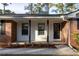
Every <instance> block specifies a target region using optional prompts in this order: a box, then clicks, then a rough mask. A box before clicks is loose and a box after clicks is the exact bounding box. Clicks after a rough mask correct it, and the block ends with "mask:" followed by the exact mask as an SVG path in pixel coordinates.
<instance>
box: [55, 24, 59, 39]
mask: <svg viewBox="0 0 79 59" xmlns="http://www.w3.org/2000/svg"><path fill="white" fill-rule="evenodd" d="M54 39H60V23H54Z"/></svg>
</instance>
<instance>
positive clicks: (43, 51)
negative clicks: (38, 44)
mask: <svg viewBox="0 0 79 59" xmlns="http://www.w3.org/2000/svg"><path fill="white" fill-rule="evenodd" d="M56 47H57V48H0V55H78V53H77V52H75V51H74V50H72V49H71V48H70V47H68V46H66V45H60V46H59V45H57V46H56Z"/></svg>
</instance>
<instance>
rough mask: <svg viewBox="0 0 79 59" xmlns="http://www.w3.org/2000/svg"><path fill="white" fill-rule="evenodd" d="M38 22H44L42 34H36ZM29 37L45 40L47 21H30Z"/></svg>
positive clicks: (34, 39) (33, 39)
mask: <svg viewBox="0 0 79 59" xmlns="http://www.w3.org/2000/svg"><path fill="white" fill-rule="evenodd" d="M38 23H45V31H44V32H45V34H44V35H38ZM31 39H32V41H47V21H45V20H33V21H31Z"/></svg>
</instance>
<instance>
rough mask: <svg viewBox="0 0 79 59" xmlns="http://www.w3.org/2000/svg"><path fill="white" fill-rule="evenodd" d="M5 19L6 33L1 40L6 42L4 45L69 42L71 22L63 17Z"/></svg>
mask: <svg viewBox="0 0 79 59" xmlns="http://www.w3.org/2000/svg"><path fill="white" fill-rule="evenodd" d="M4 21H5V25H6V26H5V27H6V28H5V32H6V33H5V35H4V37H3V38H2V41H1V44H2V42H3V43H4V44H2V46H5V45H9V46H12V45H13V46H16V47H17V46H21V45H23V46H25V47H27V46H29V45H30V46H35V45H37V46H43V45H45V46H46V47H47V46H54V45H55V44H68V38H69V23H68V21H67V20H65V19H63V18H61V17H40V16H39V17H27V18H11V17H10V18H4ZM1 44H0V45H1ZM43 47H44V46H43Z"/></svg>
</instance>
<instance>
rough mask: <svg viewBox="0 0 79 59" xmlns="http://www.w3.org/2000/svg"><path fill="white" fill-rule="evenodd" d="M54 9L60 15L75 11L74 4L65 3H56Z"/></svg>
mask: <svg viewBox="0 0 79 59" xmlns="http://www.w3.org/2000/svg"><path fill="white" fill-rule="evenodd" d="M56 7H57V8H58V9H59V12H60V13H62V14H64V13H66V12H72V11H74V10H75V9H76V8H75V3H66V4H63V3H58V4H56Z"/></svg>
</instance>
